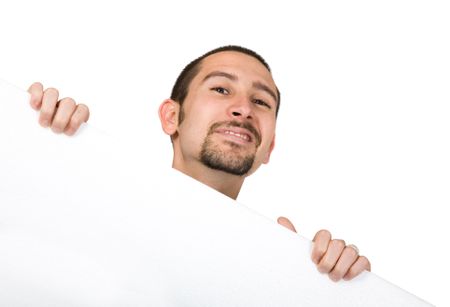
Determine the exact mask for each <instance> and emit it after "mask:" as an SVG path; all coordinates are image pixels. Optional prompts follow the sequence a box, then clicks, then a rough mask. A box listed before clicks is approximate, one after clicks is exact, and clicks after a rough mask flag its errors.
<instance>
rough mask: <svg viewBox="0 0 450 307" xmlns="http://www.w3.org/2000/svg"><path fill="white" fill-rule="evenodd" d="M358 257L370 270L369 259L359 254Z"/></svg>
mask: <svg viewBox="0 0 450 307" xmlns="http://www.w3.org/2000/svg"><path fill="white" fill-rule="evenodd" d="M359 258H360V259H361V262H362V263H363V265H364V267H365V268H367V269H368V270H369V271H370V269H371V264H370V261H369V259H367V257H366V256H360V257H359Z"/></svg>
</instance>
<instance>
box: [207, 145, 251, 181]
mask: <svg viewBox="0 0 450 307" xmlns="http://www.w3.org/2000/svg"><path fill="white" fill-rule="evenodd" d="M226 143H227V144H228V145H230V146H231V149H230V150H228V151H224V150H222V149H220V148H219V146H217V145H216V144H214V143H213V142H212V141H211V139H210V138H209V137H207V138H206V140H205V142H204V143H203V145H202V150H201V152H200V161H201V162H202V163H203V164H204V165H206V166H207V167H209V168H211V169H215V170H219V171H223V172H225V173H228V174H232V175H237V176H243V175H245V174H247V173H248V172H249V171H250V169H251V168H252V166H253V162H254V161H255V154H254V153H253V154H247V155H242V154H240V153H239V152H238V151H239V148H240V146H239V145H237V144H235V143H232V142H226Z"/></svg>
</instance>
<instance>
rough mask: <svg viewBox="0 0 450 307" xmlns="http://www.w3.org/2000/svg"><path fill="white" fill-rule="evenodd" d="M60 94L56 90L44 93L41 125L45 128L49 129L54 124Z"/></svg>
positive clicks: (50, 89)
mask: <svg viewBox="0 0 450 307" xmlns="http://www.w3.org/2000/svg"><path fill="white" fill-rule="evenodd" d="M58 96H59V92H58V90H57V89H55V88H48V89H46V90H45V91H44V96H43V97H42V106H41V113H40V116H39V123H40V124H41V126H43V127H49V126H50V125H51V123H52V119H53V116H54V114H55V110H56V104H57V102H58Z"/></svg>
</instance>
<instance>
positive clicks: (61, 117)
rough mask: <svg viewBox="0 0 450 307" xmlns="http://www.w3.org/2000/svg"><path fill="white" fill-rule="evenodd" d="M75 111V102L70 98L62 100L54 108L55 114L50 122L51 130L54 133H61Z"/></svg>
mask: <svg viewBox="0 0 450 307" xmlns="http://www.w3.org/2000/svg"><path fill="white" fill-rule="evenodd" d="M75 109H76V104H75V101H74V100H73V99H72V98H64V99H62V100H61V101H60V102H59V105H58V107H57V108H56V114H55V116H54V117H53V120H52V124H51V127H52V130H53V132H55V133H61V132H63V131H64V129H65V128H66V126H67V125H68V124H69V122H70V119H71V117H72V114H73V113H74V111H75Z"/></svg>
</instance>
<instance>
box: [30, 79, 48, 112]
mask: <svg viewBox="0 0 450 307" xmlns="http://www.w3.org/2000/svg"><path fill="white" fill-rule="evenodd" d="M28 93H30V94H31V96H30V105H31V107H32V108H33V109H35V110H36V111H37V110H39V109H40V108H41V104H42V96H43V95H44V87H43V85H42V84H41V83H39V82H34V83H33V84H31V85H30V87H29V88H28Z"/></svg>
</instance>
